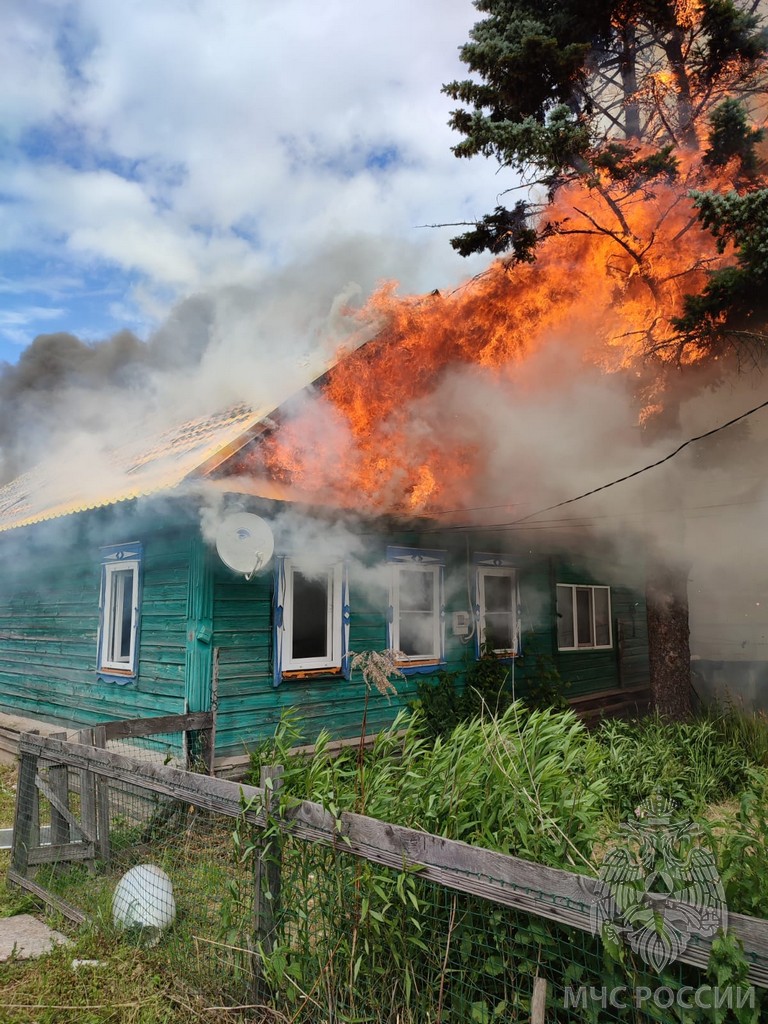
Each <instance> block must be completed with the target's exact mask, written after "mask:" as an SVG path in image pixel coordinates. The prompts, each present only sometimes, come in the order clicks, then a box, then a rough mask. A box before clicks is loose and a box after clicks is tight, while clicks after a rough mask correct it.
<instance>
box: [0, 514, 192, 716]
mask: <svg viewBox="0 0 768 1024" xmlns="http://www.w3.org/2000/svg"><path fill="white" fill-rule="evenodd" d="M141 533H142V535H139V531H138V530H137V529H136V527H135V526H134V525H133V524H132V523H126V522H124V521H122V520H118V521H117V522H115V523H112V522H111V520H110V518H109V517H108V516H107V515H104V514H102V515H100V516H99V515H98V514H96V513H85V514H83V515H82V516H77V517H70V518H69V520H68V521H67V522H66V525H65V526H63V525H61V524H60V523H59V522H58V521H56V522H54V523H51V524H41V525H40V526H39V527H30V528H29V529H28V530H27V531H24V534H25V536H23V537H22V536H16V535H15V531H14V533H12V534H8V535H7V536H5V537H3V538H2V539H1V540H2V549H1V550H0V563H2V564H1V565H0V570H2V583H1V584H0V707H1V708H2V710H3V711H7V712H10V713H11V714H19V715H35V716H40V717H42V718H44V719H47V720H59V721H62V722H66V723H68V724H83V725H85V724H92V723H98V722H100V721H105V720H109V719H122V718H136V717H140V716H143V715H161V714H178V713H181V712H183V711H184V659H185V622H186V619H185V615H186V595H187V573H188V562H189V545H190V537H189V533H188V531H187V530H186V529H184V530H180V531H177V532H174V531H165V532H158V531H157V530H155V531H153V532H151V533H150V532H145V531H141ZM130 540H141V541H142V542H143V544H144V564H143V574H144V578H143V602H142V615H141V632H140V648H139V675H138V680H137V681H135V682H131V683H130V684H128V685H125V686H119V685H117V684H116V683H114V682H111V681H108V680H102V679H99V678H98V677H97V673H96V668H97V650H96V645H97V635H98V623H99V588H100V581H101V554H100V550H99V549H100V547H101V546H102V545H106V544H109V543H119V542H121V541H130Z"/></svg>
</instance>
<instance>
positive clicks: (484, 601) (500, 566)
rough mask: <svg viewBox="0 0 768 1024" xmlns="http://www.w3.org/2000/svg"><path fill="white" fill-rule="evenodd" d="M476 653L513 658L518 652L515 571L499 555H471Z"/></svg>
mask: <svg viewBox="0 0 768 1024" xmlns="http://www.w3.org/2000/svg"><path fill="white" fill-rule="evenodd" d="M475 563H476V569H475V573H476V575H475V590H476V604H475V617H476V620H477V632H476V637H477V654H478V655H480V654H481V653H482V652H484V651H485V652H487V653H493V654H495V655H497V656H498V657H500V658H504V657H506V658H513V657H514V656H515V655H517V654H519V653H520V607H519V606H520V598H519V593H518V586H517V571H516V569H515V568H514V566H513V565H512V564H511V563H510V562H509V561H508V560H507V559H505V558H504V557H503V556H502V555H486V554H482V555H476V556H475Z"/></svg>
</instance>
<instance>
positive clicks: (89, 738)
mask: <svg viewBox="0 0 768 1024" xmlns="http://www.w3.org/2000/svg"><path fill="white" fill-rule="evenodd" d="M77 742H78V743H82V744H83V745H84V746H87V747H92V746H93V729H91V728H90V727H88V728H85V729H81V730H80V732H78V734H77ZM80 820H81V821H82V823H83V830H84V832H85V835H86V839H88V840H90V841H91V842H93V850H94V854H95V852H96V843H97V840H98V835H99V830H98V826H97V824H96V781H95V779H94V776H93V772H89V771H87V770H83V771H81V772H80ZM94 867H95V865H94V862H93V861H89V863H88V870H89V871H93V870H94Z"/></svg>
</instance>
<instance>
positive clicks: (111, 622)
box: [98, 543, 142, 682]
mask: <svg viewBox="0 0 768 1024" xmlns="http://www.w3.org/2000/svg"><path fill="white" fill-rule="evenodd" d="M101 555H102V557H101V601H100V622H99V646H98V672H99V675H101V676H106V677H108V678H113V679H115V680H116V681H117V682H128V681H130V680H131V679H135V677H136V674H137V669H138V655H139V607H140V602H141V564H142V547H141V544H138V543H132V544H123V545H120V546H119V547H110V548H102V552H101Z"/></svg>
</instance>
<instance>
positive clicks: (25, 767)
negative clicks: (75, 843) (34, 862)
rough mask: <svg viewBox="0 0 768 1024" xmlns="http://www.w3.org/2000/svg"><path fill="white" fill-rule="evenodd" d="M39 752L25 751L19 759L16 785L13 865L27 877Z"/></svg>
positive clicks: (35, 804)
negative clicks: (28, 752)
mask: <svg viewBox="0 0 768 1024" xmlns="http://www.w3.org/2000/svg"><path fill="white" fill-rule="evenodd" d="M36 777H37V754H27V753H24V754H22V755H21V757H20V759H19V781H18V783H17V786H16V811H15V813H14V817H13V850H12V851H11V867H12V868H13V870H14V871H16V872H17V873H18V874H20V875H22V876H23V877H25V878H26V875H27V863H28V860H29V849H30V846H31V845H32V842H33V832H34V831H35V825H36V820H35V819H36V816H37V787H36V785H35V778H36Z"/></svg>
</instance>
